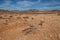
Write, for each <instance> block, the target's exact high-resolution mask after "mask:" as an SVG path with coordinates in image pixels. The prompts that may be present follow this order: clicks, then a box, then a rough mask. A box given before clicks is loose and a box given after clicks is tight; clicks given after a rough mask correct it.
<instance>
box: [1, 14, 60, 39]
mask: <svg viewBox="0 0 60 40" xmlns="http://www.w3.org/2000/svg"><path fill="white" fill-rule="evenodd" d="M0 40H60V15H57V14H1V15H0Z"/></svg>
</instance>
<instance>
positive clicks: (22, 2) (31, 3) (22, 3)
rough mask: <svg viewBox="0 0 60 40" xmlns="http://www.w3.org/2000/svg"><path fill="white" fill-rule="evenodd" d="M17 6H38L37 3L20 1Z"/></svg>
mask: <svg viewBox="0 0 60 40" xmlns="http://www.w3.org/2000/svg"><path fill="white" fill-rule="evenodd" d="M16 4H17V5H20V6H31V5H33V4H36V2H31V1H18V2H17V3H16Z"/></svg>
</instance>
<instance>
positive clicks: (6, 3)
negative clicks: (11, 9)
mask: <svg viewBox="0 0 60 40" xmlns="http://www.w3.org/2000/svg"><path fill="white" fill-rule="evenodd" d="M11 2H12V1H11V0H4V3H2V4H1V5H2V6H8V5H11Z"/></svg>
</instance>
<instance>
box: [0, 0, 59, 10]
mask: <svg viewBox="0 0 60 40" xmlns="http://www.w3.org/2000/svg"><path fill="white" fill-rule="evenodd" d="M0 9H5V10H28V9H38V10H60V0H0Z"/></svg>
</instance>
